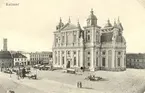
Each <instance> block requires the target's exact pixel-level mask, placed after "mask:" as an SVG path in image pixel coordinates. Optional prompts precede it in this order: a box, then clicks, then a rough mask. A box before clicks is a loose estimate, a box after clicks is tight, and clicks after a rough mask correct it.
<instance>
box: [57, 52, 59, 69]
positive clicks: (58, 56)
mask: <svg viewBox="0 0 145 93" xmlns="http://www.w3.org/2000/svg"><path fill="white" fill-rule="evenodd" d="M58 53H59V52H58V51H57V66H59V64H58V63H59V54H58Z"/></svg>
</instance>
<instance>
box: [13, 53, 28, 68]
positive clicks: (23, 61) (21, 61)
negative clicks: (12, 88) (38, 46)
mask: <svg viewBox="0 0 145 93" xmlns="http://www.w3.org/2000/svg"><path fill="white" fill-rule="evenodd" d="M12 57H13V62H14V66H26V65H28V60H27V57H26V56H24V55H23V54H21V53H19V52H17V53H14V54H12Z"/></svg>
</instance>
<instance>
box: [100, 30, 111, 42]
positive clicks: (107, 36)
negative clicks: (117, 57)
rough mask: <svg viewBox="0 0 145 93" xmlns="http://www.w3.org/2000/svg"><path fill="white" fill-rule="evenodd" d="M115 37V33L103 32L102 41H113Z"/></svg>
mask: <svg viewBox="0 0 145 93" xmlns="http://www.w3.org/2000/svg"><path fill="white" fill-rule="evenodd" d="M112 37H113V33H112V32H109V33H102V35H101V42H111V41H112Z"/></svg>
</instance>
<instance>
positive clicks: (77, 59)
mask: <svg viewBox="0 0 145 93" xmlns="http://www.w3.org/2000/svg"><path fill="white" fill-rule="evenodd" d="M78 54H79V53H78V50H76V66H77V67H79V65H78V57H79V55H78Z"/></svg>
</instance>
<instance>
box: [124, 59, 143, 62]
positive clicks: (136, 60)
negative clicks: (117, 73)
mask: <svg viewBox="0 0 145 93" xmlns="http://www.w3.org/2000/svg"><path fill="white" fill-rule="evenodd" d="M127 61H132V62H145V59H127Z"/></svg>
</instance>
